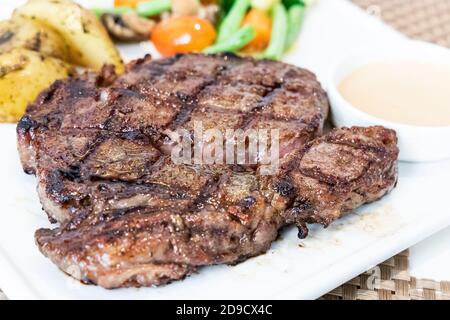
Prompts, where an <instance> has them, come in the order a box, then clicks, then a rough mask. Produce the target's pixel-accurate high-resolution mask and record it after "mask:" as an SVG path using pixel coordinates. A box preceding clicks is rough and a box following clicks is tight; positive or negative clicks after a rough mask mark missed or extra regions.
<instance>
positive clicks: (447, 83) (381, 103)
mask: <svg viewBox="0 0 450 320" xmlns="http://www.w3.org/2000/svg"><path fill="white" fill-rule="evenodd" d="M339 91H340V93H341V95H342V96H343V97H344V98H345V100H347V101H348V102H350V103H351V104H352V105H353V106H354V107H356V108H358V109H360V110H362V111H364V112H366V113H368V114H371V115H373V116H376V117H378V118H381V119H384V120H389V121H394V122H399V123H404V124H410V125H417V126H427V127H443V126H450V65H448V66H445V65H444V66H440V65H434V64H431V63H430V64H427V63H420V62H378V63H372V64H368V65H366V66H363V67H360V68H358V69H356V70H355V71H354V72H353V73H351V74H350V75H349V76H347V77H346V78H345V79H344V80H343V81H342V82H341V83H340V85H339Z"/></svg>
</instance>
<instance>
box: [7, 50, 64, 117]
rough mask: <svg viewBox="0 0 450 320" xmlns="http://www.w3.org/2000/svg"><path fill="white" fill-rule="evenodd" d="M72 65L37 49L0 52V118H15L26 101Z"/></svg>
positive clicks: (21, 113)
mask: <svg viewBox="0 0 450 320" xmlns="http://www.w3.org/2000/svg"><path fill="white" fill-rule="evenodd" d="M71 72H72V67H71V66H70V65H68V64H67V63H65V62H63V61H62V60H59V59H56V58H52V57H45V56H43V55H41V54H40V53H38V52H36V51H31V50H26V49H14V50H11V51H9V52H6V53H3V54H1V55H0V122H17V121H18V120H19V119H20V117H22V115H23V114H24V112H25V109H26V107H27V105H28V104H29V103H30V102H32V101H34V100H35V99H36V97H37V96H38V95H39V93H40V92H41V91H42V90H44V89H46V88H47V87H48V86H50V85H51V84H52V83H53V82H54V81H55V80H58V79H63V78H66V77H67V76H69V75H70V73H71Z"/></svg>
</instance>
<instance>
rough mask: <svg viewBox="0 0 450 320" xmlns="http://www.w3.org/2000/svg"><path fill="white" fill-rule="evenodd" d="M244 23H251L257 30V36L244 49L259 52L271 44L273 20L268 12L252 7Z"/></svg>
mask: <svg viewBox="0 0 450 320" xmlns="http://www.w3.org/2000/svg"><path fill="white" fill-rule="evenodd" d="M242 25H251V26H252V27H253V28H254V29H255V31H256V36H255V38H254V39H253V40H252V41H251V42H250V43H249V44H247V45H246V46H245V47H244V49H243V51H245V52H252V53H253V52H259V51H262V50H264V49H265V48H266V47H267V46H268V45H269V42H270V37H271V35H272V20H271V19H270V17H269V16H268V15H267V13H265V12H264V11H262V10H259V9H251V10H250V11H249V12H248V13H247V15H246V16H245V18H244V21H243V22H242Z"/></svg>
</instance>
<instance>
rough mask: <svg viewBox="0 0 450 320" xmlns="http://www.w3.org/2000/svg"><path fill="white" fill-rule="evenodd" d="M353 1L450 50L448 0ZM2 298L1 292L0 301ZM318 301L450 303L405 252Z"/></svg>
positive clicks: (447, 286)
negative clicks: (413, 272) (414, 270)
mask: <svg viewBox="0 0 450 320" xmlns="http://www.w3.org/2000/svg"><path fill="white" fill-rule="evenodd" d="M352 1H353V2H354V3H355V4H357V5H358V6H360V7H361V8H363V9H364V10H367V11H368V12H369V13H371V14H374V15H376V16H378V17H380V18H381V19H383V20H384V21H385V22H387V23H388V24H390V25H392V26H393V27H394V28H396V29H398V30H399V31H401V32H403V33H405V34H406V35H408V36H410V37H411V38H414V39H418V40H424V41H429V42H433V43H436V44H439V45H442V46H446V47H449V48H450V0H352ZM5 299H6V296H5V295H4V293H3V292H2V291H1V290H0V300H5ZM321 299H333V300H336V299H345V300H404V299H406V300H424V299H427V300H450V282H446V281H443V282H436V281H432V280H425V279H416V278H413V277H410V276H409V272H408V251H405V252H402V253H400V254H398V255H397V256H395V257H393V258H391V259H389V260H388V261H385V262H384V263H382V264H380V265H379V266H377V267H375V268H374V269H372V270H370V271H367V272H366V273H363V274H361V275H360V276H358V277H356V278H355V279H353V280H351V281H349V282H347V283H346V284H344V285H342V286H340V287H338V288H336V289H335V290H333V291H332V292H330V293H328V294H327V295H325V296H323V297H322V298H321Z"/></svg>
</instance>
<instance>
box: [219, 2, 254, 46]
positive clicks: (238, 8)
mask: <svg viewBox="0 0 450 320" xmlns="http://www.w3.org/2000/svg"><path fill="white" fill-rule="evenodd" d="M249 8H250V0H236V1H235V2H234V4H233V6H232V7H231V9H230V12H229V13H228V14H227V15H226V16H225V18H224V19H223V21H222V23H221V24H220V27H219V34H218V36H217V43H220V42H222V41H225V40H228V39H229V38H231V37H232V36H233V35H234V34H235V33H236V32H237V31H238V30H239V29H240V27H241V24H242V20H243V19H244V17H245V14H246V13H247V10H248V9H249Z"/></svg>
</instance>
